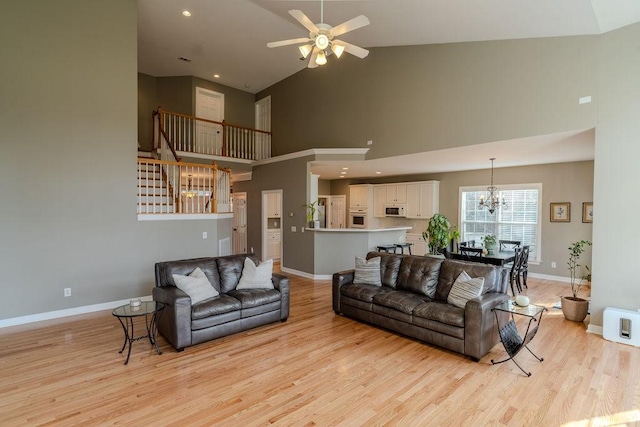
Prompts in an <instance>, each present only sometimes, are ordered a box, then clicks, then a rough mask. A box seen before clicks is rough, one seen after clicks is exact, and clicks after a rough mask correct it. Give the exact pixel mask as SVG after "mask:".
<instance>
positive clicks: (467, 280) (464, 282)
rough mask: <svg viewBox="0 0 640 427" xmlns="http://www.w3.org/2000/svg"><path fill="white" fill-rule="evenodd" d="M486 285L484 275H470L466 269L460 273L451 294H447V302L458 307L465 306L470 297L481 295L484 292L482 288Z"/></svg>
mask: <svg viewBox="0 0 640 427" xmlns="http://www.w3.org/2000/svg"><path fill="white" fill-rule="evenodd" d="M483 286H484V277H473V278H472V277H470V276H469V275H468V274H467V272H466V271H463V272H462V273H460V275H459V276H458V278H457V279H456V281H455V282H453V286H452V287H451V291H449V295H447V302H448V303H449V304H452V305H455V306H456V307H460V308H464V306H465V305H467V301H469V300H470V299H473V298H476V297H479V296H480V295H481V294H482V288H483Z"/></svg>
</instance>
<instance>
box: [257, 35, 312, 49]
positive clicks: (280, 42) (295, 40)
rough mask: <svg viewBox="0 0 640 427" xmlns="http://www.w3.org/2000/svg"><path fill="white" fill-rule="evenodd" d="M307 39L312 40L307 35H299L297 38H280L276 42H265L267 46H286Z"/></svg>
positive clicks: (304, 41)
mask: <svg viewBox="0 0 640 427" xmlns="http://www.w3.org/2000/svg"><path fill="white" fill-rule="evenodd" d="M309 41H312V40H311V39H309V38H307V37H300V38H297V39H289V40H280V41H278V42H269V43H267V47H280V46H288V45H290V44H298V43H307V42H309Z"/></svg>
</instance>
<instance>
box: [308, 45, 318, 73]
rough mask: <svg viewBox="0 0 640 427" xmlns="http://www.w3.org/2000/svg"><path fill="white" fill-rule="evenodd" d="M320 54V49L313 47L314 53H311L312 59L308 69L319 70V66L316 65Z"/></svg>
mask: <svg viewBox="0 0 640 427" xmlns="http://www.w3.org/2000/svg"><path fill="white" fill-rule="evenodd" d="M318 53H320V49H318V48H317V47H315V46H314V47H313V52H312V53H311V58H309V65H307V68H317V67H318V64H316V58H317V57H318Z"/></svg>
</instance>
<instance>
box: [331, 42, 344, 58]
mask: <svg viewBox="0 0 640 427" xmlns="http://www.w3.org/2000/svg"><path fill="white" fill-rule="evenodd" d="M331 50H332V51H333V53H334V54H335V55H336V58H340V56H341V55H342V53H343V52H344V46H343V45H341V44H336V43H333V44H331Z"/></svg>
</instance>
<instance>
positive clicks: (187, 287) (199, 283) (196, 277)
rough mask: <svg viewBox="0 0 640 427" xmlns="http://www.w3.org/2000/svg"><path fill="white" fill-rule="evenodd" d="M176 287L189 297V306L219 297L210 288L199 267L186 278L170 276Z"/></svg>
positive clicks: (217, 293)
mask: <svg viewBox="0 0 640 427" xmlns="http://www.w3.org/2000/svg"><path fill="white" fill-rule="evenodd" d="M172 276H173V282H174V283H175V284H176V287H177V288H178V289H180V290H182V291H184V292H186V293H187V295H189V296H190V297H191V304H197V303H199V302H200V301H204V300H206V299H209V298H213V297H217V296H218V295H220V293H219V292H218V291H216V288H214V287H213V286H211V283H210V282H209V280H208V279H207V276H206V275H205V274H204V272H203V271H202V270H200V267H196V269H195V270H193V271H192V272H191V274H189V275H188V276H183V275H182V274H172Z"/></svg>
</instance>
